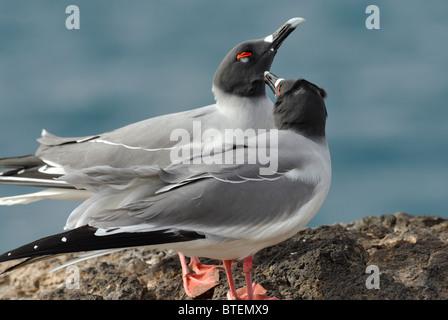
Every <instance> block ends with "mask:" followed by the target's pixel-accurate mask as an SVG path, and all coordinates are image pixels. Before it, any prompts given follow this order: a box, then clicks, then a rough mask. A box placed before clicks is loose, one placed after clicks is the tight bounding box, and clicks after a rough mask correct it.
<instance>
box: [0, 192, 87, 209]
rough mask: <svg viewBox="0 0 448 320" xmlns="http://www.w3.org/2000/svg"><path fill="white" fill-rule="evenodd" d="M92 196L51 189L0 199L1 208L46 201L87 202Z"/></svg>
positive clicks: (84, 193) (85, 193)
mask: <svg viewBox="0 0 448 320" xmlns="http://www.w3.org/2000/svg"><path fill="white" fill-rule="evenodd" d="M91 195H92V194H91V193H90V192H89V191H86V190H76V189H60V188H50V189H45V190H42V191H39V192H34V193H27V194H21V195H17V196H11V197H4V198H0V206H13V205H16V204H28V203H32V202H36V201H40V200H44V199H53V200H86V199H88V198H89V197H90V196H91Z"/></svg>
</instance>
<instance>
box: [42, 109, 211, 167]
mask: <svg viewBox="0 0 448 320" xmlns="http://www.w3.org/2000/svg"><path fill="white" fill-rule="evenodd" d="M215 113H216V108H215V105H210V106H207V107H203V108H198V109H194V110H190V111H185V112H180V113H174V114H168V115H164V116H159V117H155V118H150V119H147V120H143V121H140V122H137V123H134V124H131V125H128V126H125V127H122V128H120V129H117V130H114V131H111V132H107V133H104V134H99V135H94V136H89V137H80V138H60V137H56V136H54V135H52V134H49V133H48V132H46V131H45V130H44V131H43V134H42V138H40V139H38V141H39V142H40V143H41V146H40V147H39V149H38V150H37V152H36V155H37V156H38V157H39V158H41V159H42V160H43V161H45V162H46V163H48V164H51V165H54V166H62V167H64V168H65V169H66V171H67V172H70V171H71V170H70V169H83V168H88V167H93V166H99V165H109V166H112V167H130V166H136V165H145V164H157V165H168V164H169V163H170V153H171V150H172V148H173V147H174V146H175V145H176V144H178V143H179V140H176V137H174V139H173V140H171V139H170V136H171V134H172V132H173V130H175V129H182V130H186V132H189V133H191V131H192V123H193V121H194V120H195V119H199V118H200V119H201V122H202V123H203V124H204V126H206V125H207V123H213V122H215V121H214V118H215V117H216V116H217V115H216V114H215Z"/></svg>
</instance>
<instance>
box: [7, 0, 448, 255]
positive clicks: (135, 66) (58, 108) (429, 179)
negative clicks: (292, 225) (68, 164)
mask: <svg viewBox="0 0 448 320" xmlns="http://www.w3.org/2000/svg"><path fill="white" fill-rule="evenodd" d="M71 4H75V5H77V6H78V7H79V9H80V29H79V30H68V29H67V28H66V27H65V20H66V18H67V17H68V14H66V13H65V9H66V7H67V6H68V5H71ZM370 4H376V5H377V6H378V7H379V9H380V29H378V30H368V29H367V28H366V26H365V21H366V18H367V17H368V14H366V13H365V9H366V7H367V6H368V5H370ZM447 13H448V5H447V3H446V1H445V0H433V1H431V4H430V5H429V4H426V3H425V4H423V2H421V1H416V0H407V1H380V0H375V1H368V2H367V1H361V0H360V1H349V0H340V1H330V0H325V1H323V0H315V1H306V2H305V1H281V0H280V1H266V0H247V1H235V0H231V1H206V0H193V1H180V0H176V1H171V0H170V1H163V2H162V1H158V2H156V1H143V0H134V1H131V2H129V1H117V0H107V1H106V0H96V1H87V0H77V1H57V2H55V1H49V0H46V1H44V0H39V1H33V2H24V1H2V2H1V3H0V119H1V126H0V157H6V156H13V155H23V154H29V153H33V152H34V151H35V150H36V148H37V147H38V144H37V142H36V138H37V137H39V135H40V132H41V130H42V129H43V128H45V129H47V130H48V131H49V132H52V133H54V134H56V135H59V136H85V135H90V134H96V133H101V132H104V131H109V130H113V129H115V128H118V127H121V126H124V125H126V124H129V123H132V122H135V121H139V120H142V119H146V118H149V117H153V116H156V115H161V114H165V113H171V112H177V111H182V110H188V109H192V108H195V107H199V106H204V105H207V104H211V103H213V95H212V92H211V79H212V76H213V73H214V71H215V69H216V68H217V66H218V65H219V63H220V61H221V59H222V58H223V57H224V55H225V54H226V53H227V52H228V51H229V50H230V49H231V48H232V47H233V46H234V45H236V44H238V43H239V42H242V41H245V40H248V39H254V38H262V37H264V36H266V35H268V34H270V33H272V32H273V31H274V30H275V29H276V28H277V27H278V26H280V25H281V24H282V23H283V22H285V21H286V20H288V19H289V18H292V17H295V16H302V17H304V18H306V19H307V21H306V22H305V23H303V24H301V25H300V26H299V27H298V29H297V30H296V31H295V32H294V33H293V34H291V36H290V37H289V38H288V39H287V40H286V41H285V43H284V44H283V46H282V48H281V49H280V50H279V52H278V54H277V57H276V60H275V61H274V64H273V65H272V68H271V70H272V72H274V73H275V74H277V75H279V76H281V77H284V78H300V77H303V78H306V79H308V80H310V81H312V82H314V83H316V84H318V85H319V86H322V87H325V88H326V89H327V90H328V93H329V96H328V99H327V101H326V103H327V108H328V112H329V118H328V122H327V123H328V126H327V135H328V141H329V145H330V149H331V154H332V165H333V180H332V186H331V189H330V192H329V195H328V197H327V200H326V202H325V203H324V205H323V207H322V209H321V210H320V212H319V213H318V214H317V216H316V217H315V218H314V219H313V220H312V222H311V223H310V226H318V225H322V224H333V223H335V222H349V221H353V220H356V219H359V218H361V217H364V216H367V215H375V216H379V215H382V214H391V213H394V212H396V211H404V212H407V213H409V214H415V215H420V214H425V215H438V216H441V217H448V105H447V101H448V90H447V89H448V77H446V72H447V70H448V21H447V19H446V17H447ZM271 97H272V96H271ZM33 191H35V190H34V189H33V188H23V187H6V186H0V196H7V195H14V194H17V193H26V192H33ZM78 204H79V203H78V202H75V201H73V202H61V201H42V202H38V203H34V204H30V205H26V206H15V207H0V251H2V252H3V251H6V250H8V249H11V248H13V247H16V246H19V245H21V244H24V243H27V242H29V241H32V240H34V239H36V238H39V237H43V236H46V235H49V234H53V233H57V232H60V231H62V227H63V225H64V224H65V220H66V219H67V217H68V215H69V213H70V212H71V210H73V209H74V208H75V207H76V206H77V205H78Z"/></svg>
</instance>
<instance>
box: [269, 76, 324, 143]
mask: <svg viewBox="0 0 448 320" xmlns="http://www.w3.org/2000/svg"><path fill="white" fill-rule="evenodd" d="M264 77H265V81H266V83H267V84H268V86H269V87H270V88H271V90H272V91H273V92H274V94H275V97H276V98H277V99H276V101H275V104H274V122H275V126H276V127H277V128H278V129H279V130H294V131H296V132H298V133H300V134H303V135H305V136H307V137H310V138H323V137H325V123H326V120H327V108H326V106H325V102H324V99H325V98H326V97H327V92H326V91H325V90H324V89H322V88H319V87H318V86H316V85H315V84H313V83H311V82H309V81H307V80H304V79H289V80H285V79H283V78H279V77H277V76H276V75H274V74H273V73H271V72H269V71H266V72H265V73H264Z"/></svg>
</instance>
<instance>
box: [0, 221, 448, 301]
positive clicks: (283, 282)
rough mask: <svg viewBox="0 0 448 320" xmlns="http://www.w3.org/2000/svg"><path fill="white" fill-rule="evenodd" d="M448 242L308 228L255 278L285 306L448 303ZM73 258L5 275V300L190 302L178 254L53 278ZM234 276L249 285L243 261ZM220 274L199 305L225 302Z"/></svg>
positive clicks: (258, 262) (378, 225) (410, 227)
mask: <svg viewBox="0 0 448 320" xmlns="http://www.w3.org/2000/svg"><path fill="white" fill-rule="evenodd" d="M447 240H448V220H445V219H442V218H439V217H431V216H411V215H407V214H404V213H396V214H394V215H384V216H380V217H366V218H364V219H361V220H358V221H355V222H352V223H348V224H335V225H332V226H321V227H318V228H312V229H311V228H310V229H305V230H302V231H300V232H299V233H298V234H297V235H296V236H294V237H293V238H291V239H290V240H288V241H285V242H283V243H280V244H278V245H276V246H274V247H270V248H266V249H264V250H262V251H260V252H259V253H257V254H256V255H255V257H254V269H253V279H254V281H255V282H257V283H259V284H261V285H262V286H263V287H264V288H265V289H267V290H268V294H269V295H270V296H275V297H278V298H282V299H307V300H308V299H344V300H345V299H356V300H361V299H400V300H401V299H448V281H447V279H448V246H447V244H448V241H447ZM72 257H73V256H70V255H67V256H63V257H60V258H54V259H51V260H48V261H42V262H38V263H36V264H33V265H30V266H26V267H24V268H22V269H18V270H16V271H13V272H10V273H7V274H4V275H1V276H0V299H44V300H48V299H51V300H57V299H68V300H70V299H71V300H144V299H150V300H162V299H163V300H167V299H176V300H177V299H191V298H189V297H187V296H186V295H185V293H184V291H183V286H182V276H181V269H180V263H179V260H178V257H177V253H175V252H166V251H163V252H159V251H154V250H149V249H145V248H138V249H130V250H126V251H121V252H117V253H114V254H111V255H109V256H103V257H98V258H94V259H91V260H87V261H84V262H80V263H78V264H77V265H76V268H72V269H68V268H67V269H66V270H64V269H61V270H59V271H56V272H53V273H48V271H49V270H51V269H52V268H54V267H56V266H58V265H60V264H61V263H63V262H65V261H67V260H69V259H70V258H72ZM201 261H203V262H206V263H213V264H218V263H219V262H218V261H212V260H207V259H201ZM6 266H7V264H5V267H6ZM368 268H373V271H370V270H368ZM1 269H2V270H3V266H1ZM75 271H76V273H74V272H75ZM233 272H234V276H235V283H236V286H237V287H242V286H244V285H245V282H244V274H243V272H242V263H241V262H238V264H237V267H236V268H234V270H233ZM72 273H73V274H72ZM220 274H221V279H220V284H219V285H218V286H216V287H215V288H214V289H212V290H210V291H209V292H207V293H205V294H204V295H202V296H200V297H198V298H197V299H226V293H227V291H228V289H229V288H228V285H227V279H226V277H225V273H224V272H221V273H220ZM75 276H76V277H77V284H78V286H73V283H74V282H73V283H72V280H73V278H74V277H75Z"/></svg>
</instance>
